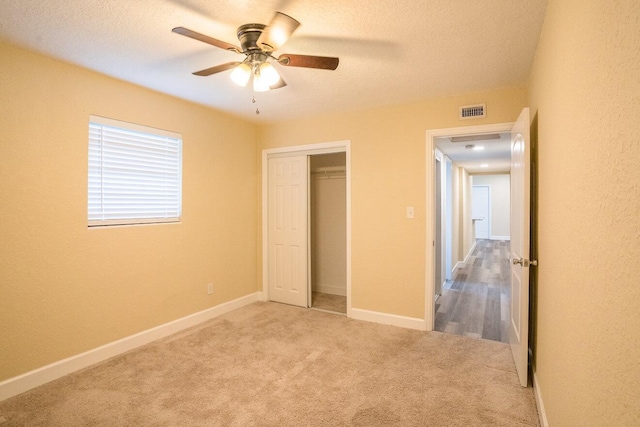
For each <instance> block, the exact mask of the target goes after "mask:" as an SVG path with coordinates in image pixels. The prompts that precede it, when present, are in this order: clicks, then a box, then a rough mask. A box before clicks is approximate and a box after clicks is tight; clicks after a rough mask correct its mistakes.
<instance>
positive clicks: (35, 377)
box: [0, 292, 261, 401]
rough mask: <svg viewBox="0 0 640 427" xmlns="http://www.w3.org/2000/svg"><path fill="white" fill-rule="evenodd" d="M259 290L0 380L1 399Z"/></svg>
mask: <svg viewBox="0 0 640 427" xmlns="http://www.w3.org/2000/svg"><path fill="white" fill-rule="evenodd" d="M260 294H261V293H260V292H256V293H254V294H250V295H246V296H244V297H241V298H238V299H235V300H233V301H229V302H226V303H223V304H220V305H217V306H215V307H211V308H208V309H206V310H203V311H199V312H197V313H193V314H190V315H188V316H185V317H183V318H180V319H177V320H174V321H172V322H169V323H165V324H163V325H159V326H156V327H154V328H151V329H147V330H146V331H142V332H138V333H137V334H134V335H131V336H128V337H125V338H122V339H120V340H118V341H114V342H111V343H109V344H105V345H103V346H100V347H98V348H94V349H93V350H89V351H86V352H84V353H81V354H77V355H75V356H71V357H68V358H66V359H63V360H59V361H57V362H54V363H52V364H50V365H46V366H43V367H41V368H38V369H35V370H33V371H30V372H26V373H24V374H22V375H18V376H17V377H13V378H9V379H8V380H5V381H2V382H0V401H3V400H5V399H8V398H10V397H12V396H15V395H18V394H20V393H23V392H25V391H27V390H30V389H32V388H35V387H38V386H40V385H43V384H46V383H48V382H50V381H53V380H55V379H58V378H60V377H63V376H65V375H68V374H70V373H72V372H75V371H78V370H80V369H83V368H86V367H88V366H91V365H94V364H96V363H99V362H102V361H104V360H107V359H110V358H112V357H114V356H117V355H119V354H122V353H125V352H127V351H129V350H133V349H134V348H136V347H140V346H142V345H145V344H148V343H150V342H153V341H155V340H158V339H160V338H164V337H166V336H169V335H172V334H175V333H176V332H180V331H182V330H184V329H187V328H190V327H192V326H196V325H198V324H200V323H202V322H205V321H207V320H210V319H213V318H215V317H218V316H221V315H223V314H225V313H228V312H230V311H233V310H236V309H238V308H240V307H244V306H245V305H248V304H251V303H254V302H256V301H258V300H259V296H260Z"/></svg>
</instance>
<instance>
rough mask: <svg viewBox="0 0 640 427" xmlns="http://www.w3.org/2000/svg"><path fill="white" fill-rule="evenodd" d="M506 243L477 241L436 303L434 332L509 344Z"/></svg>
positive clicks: (508, 291) (507, 254) (507, 257)
mask: <svg viewBox="0 0 640 427" xmlns="http://www.w3.org/2000/svg"><path fill="white" fill-rule="evenodd" d="M509 275H510V267H509V242H508V241H502V240H481V239H479V240H477V241H476V247H475V249H474V251H473V253H472V255H471V256H470V257H469V260H468V261H467V263H466V264H465V266H464V267H463V268H459V269H458V271H457V272H456V275H455V277H454V278H453V280H452V281H447V284H446V286H444V287H443V293H442V295H441V296H440V297H439V298H438V299H437V300H436V307H435V308H436V318H435V330H436V331H440V332H446V333H450V334H454V335H464V336H468V337H472V338H483V339H488V340H493V341H502V342H509V335H508V326H509V305H510V299H511V297H510V295H511V290H510V285H509Z"/></svg>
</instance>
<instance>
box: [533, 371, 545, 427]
mask: <svg viewBox="0 0 640 427" xmlns="http://www.w3.org/2000/svg"><path fill="white" fill-rule="evenodd" d="M533 394H534V396H535V397H536V406H537V407H538V417H539V418H540V425H541V426H542V427H549V421H548V420H547V413H546V411H545V409H544V403H543V402H542V393H541V392H540V384H538V376H537V375H536V372H535V371H533Z"/></svg>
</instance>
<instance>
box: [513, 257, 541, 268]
mask: <svg viewBox="0 0 640 427" xmlns="http://www.w3.org/2000/svg"><path fill="white" fill-rule="evenodd" d="M511 262H512V263H513V265H516V264H520V265H521V266H523V267H529V266H530V265H533V266H534V267H535V266H536V265H538V260H535V259H533V260H531V261H529V260H528V259H524V258H520V259H512V260H511Z"/></svg>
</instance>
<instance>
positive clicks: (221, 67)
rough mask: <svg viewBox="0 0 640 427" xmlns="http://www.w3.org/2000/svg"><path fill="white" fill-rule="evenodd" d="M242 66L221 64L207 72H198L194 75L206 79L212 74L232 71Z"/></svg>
mask: <svg viewBox="0 0 640 427" xmlns="http://www.w3.org/2000/svg"><path fill="white" fill-rule="evenodd" d="M240 64H241V62H227V63H226V64H220V65H216V66H215V67H211V68H207V69H205V70H200V71H196V72H195V73H193V74H194V75H196V76H203V77H206V76H210V75H212V74H216V73H219V72H221V71H227V70H230V69H232V68H235V67H237V66H238V65H240Z"/></svg>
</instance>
